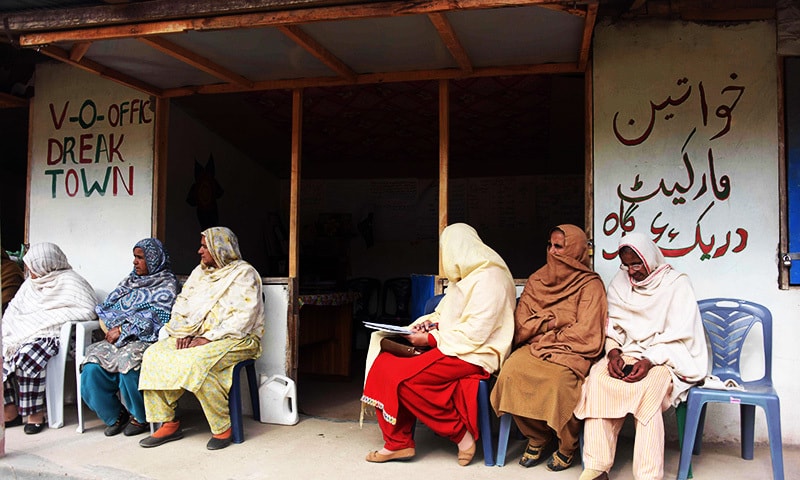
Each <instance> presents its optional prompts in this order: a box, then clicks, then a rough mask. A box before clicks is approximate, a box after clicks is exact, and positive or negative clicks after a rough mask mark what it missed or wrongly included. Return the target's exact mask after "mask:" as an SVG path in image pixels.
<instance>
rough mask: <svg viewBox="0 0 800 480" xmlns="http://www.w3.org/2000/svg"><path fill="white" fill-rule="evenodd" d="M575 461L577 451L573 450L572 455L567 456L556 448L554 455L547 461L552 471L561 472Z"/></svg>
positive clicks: (548, 467)
mask: <svg viewBox="0 0 800 480" xmlns="http://www.w3.org/2000/svg"><path fill="white" fill-rule="evenodd" d="M574 461H575V453H574V452H573V453H572V455H570V456H568V457H565V456H564V455H562V453H561V452H559V451H558V450H556V451H555V452H553V455H552V456H551V457H550V459H549V460H548V461H547V465H546V466H547V469H548V470H550V471H551V472H560V471H562V470H566V469H568V468H569V467H571V466H572V463H573V462H574Z"/></svg>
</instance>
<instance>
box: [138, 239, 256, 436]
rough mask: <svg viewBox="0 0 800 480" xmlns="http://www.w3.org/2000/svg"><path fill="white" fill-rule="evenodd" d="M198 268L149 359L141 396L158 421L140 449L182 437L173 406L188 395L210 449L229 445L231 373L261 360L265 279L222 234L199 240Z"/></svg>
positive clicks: (151, 418)
mask: <svg viewBox="0 0 800 480" xmlns="http://www.w3.org/2000/svg"><path fill="white" fill-rule="evenodd" d="M197 253H198V254H200V265H198V266H197V267H195V269H194V270H193V271H192V273H191V275H189V279H188V280H186V283H185V284H184V286H183V290H182V291H181V293H180V294H179V295H178V297H177V299H176V300H175V304H174V305H173V307H172V315H171V317H170V320H169V323H167V325H165V326H164V329H163V331H165V332H166V333H168V334H169V337H168V338H166V339H164V340H160V341H158V342H156V343H155V344H153V346H151V347H150V348H148V349H147V350H146V351H145V352H144V356H143V358H142V371H141V376H140V378H139V390H142V391H143V393H144V404H145V411H146V414H147V421H148V422H161V423H162V426H161V428H159V429H158V430H157V431H156V432H155V433H154V434H153V435H151V436H149V437H147V438H145V439H142V440H141V441H140V442H139V445H141V446H143V447H156V446H159V445H162V444H164V443H166V442H170V441H173V440H178V439H180V438H183V433H182V431H181V429H180V420H178V419H176V418H175V407H176V406H177V402H178V399H179V398H180V397H181V396H182V395H183V393H184V392H185V391H187V390H188V391H190V392H192V393H194V394H195V396H196V397H197V399H198V400H199V402H200V406H201V407H203V412H204V413H205V415H206V419H207V420H208V424H209V427H210V428H211V433H212V436H211V439H210V440H209V441H208V444H207V445H206V447H207V448H208V449H209V450H218V449H221V448H225V447H227V446H228V445H230V443H231V418H230V412H229V411H228V391H229V390H230V388H231V383H232V379H231V375H232V372H233V367H234V366H235V365H236V364H237V363H239V362H241V361H242V360H246V359H250V358H252V359H255V358H258V357H259V356H260V355H261V335H263V334H264V318H263V317H264V305H263V302H262V300H261V276H260V275H259V274H258V272H257V271H256V269H255V268H253V266H252V265H250V264H249V263H247V262H245V261H244V260H242V259H241V253H240V252H239V240H238V239H237V238H236V235H234V233H233V232H232V231H230V230H229V229H227V228H225V227H212V228H209V229H207V230H205V231H203V232H202V234H201V236H200V250H198V252H197Z"/></svg>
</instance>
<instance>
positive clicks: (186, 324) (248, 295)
mask: <svg viewBox="0 0 800 480" xmlns="http://www.w3.org/2000/svg"><path fill="white" fill-rule="evenodd" d="M202 235H203V236H204V237H205V238H206V245H207V247H208V249H209V252H210V253H211V256H212V257H213V258H214V261H215V262H216V263H217V267H208V266H206V265H204V264H202V263H201V264H200V265H198V266H197V267H195V269H194V270H193V271H192V273H191V274H190V275H189V278H188V279H187V280H186V283H185V284H184V286H183V290H182V291H181V293H180V294H179V295H178V297H177V299H176V300H175V304H174V305H173V307H172V315H171V317H170V320H169V323H168V324H167V325H166V326H165V327H164V328H165V329H166V332H167V333H169V335H170V336H172V337H178V338H181V337H187V336H201V337H204V338H206V339H208V340H212V341H213V340H219V339H221V338H226V337H228V338H242V337H244V336H246V335H248V334H250V333H252V334H254V335H257V336H258V337H261V336H262V335H263V334H264V304H263V302H262V300H261V276H260V275H259V274H258V272H257V271H256V269H255V268H253V266H252V265H250V264H249V263H247V262H245V261H244V260H242V259H241V254H240V253H239V241H238V239H237V238H236V235H234V233H233V232H232V231H230V230H229V229H227V228H225V227H212V228H209V229H208V230H205V231H203V233H202Z"/></svg>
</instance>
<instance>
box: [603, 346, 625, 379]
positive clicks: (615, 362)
mask: <svg viewBox="0 0 800 480" xmlns="http://www.w3.org/2000/svg"><path fill="white" fill-rule="evenodd" d="M607 356H608V374H609V375H611V376H612V377H613V378H625V372H623V371H622V369H623V367H625V360H623V359H622V350H620V349H619V348H614V349H612V350H611V351H610V352H608V355H607Z"/></svg>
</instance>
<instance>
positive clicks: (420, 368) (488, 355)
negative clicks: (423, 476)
mask: <svg viewBox="0 0 800 480" xmlns="http://www.w3.org/2000/svg"><path fill="white" fill-rule="evenodd" d="M440 244H441V249H442V250H441V251H442V268H443V270H444V273H445V275H446V276H447V279H448V281H449V284H448V286H447V291H446V292H445V295H444V297H443V298H442V300H441V302H440V303H439V305H438V306H437V307H436V310H435V311H434V312H433V313H432V314H430V315H424V316H422V317H420V318H418V319H417V320H416V321H415V322H414V323H413V324H412V325H411V330H412V331H413V332H414V333H412V334H410V335H406V336H405V337H406V339H407V340H409V341H410V342H411V343H412V344H414V345H416V346H418V347H431V348H430V350H428V351H426V352H425V353H422V354H420V355H416V356H413V357H397V356H394V355H392V354H391V353H388V352H383V353H381V354H380V355H377V358H375V359H374V363H372V364H371V365H368V372H367V374H366V382H365V385H364V394H363V396H362V398H361V401H362V402H364V403H366V404H367V405H371V406H374V407H375V408H376V413H377V418H378V425H379V426H380V428H381V432H382V433H383V439H384V446H383V448H382V449H380V450H377V451H373V452H369V454H368V455H367V458H366V460H367V461H368V462H375V463H382V462H386V461H390V460H407V459H410V458H412V457H414V455H415V454H416V451H415V444H414V437H413V435H412V432H413V427H414V424H415V422H416V420H417V419H419V420H420V421H421V422H422V423H424V424H425V425H427V426H428V427H429V428H430V429H431V430H433V431H434V432H436V434H437V435H440V436H442V437H445V438H449V439H450V440H451V441H452V442H453V443H455V444H456V445H457V446H458V464H459V465H462V466H465V465H468V464H469V463H470V461H471V460H472V457H473V455H474V454H475V440H476V439H477V438H478V428H477V416H478V415H477V402H476V399H477V396H478V383H479V381H480V380H481V379H484V378H488V377H489V375H490V374H491V373H493V372H495V371H497V370H498V369H499V368H500V364H501V363H502V362H503V360H505V358H506V356H507V355H508V353H509V351H510V349H511V339H512V337H513V336H514V297H515V295H514V293H515V289H514V280H513V278H512V276H511V272H509V270H508V267H507V266H506V264H505V262H504V261H503V259H502V258H501V257H500V255H498V254H497V253H496V252H495V251H494V250H492V249H491V248H489V247H488V246H486V245H485V244H484V243H483V242H482V241H481V239H480V237H479V236H478V233H477V232H476V231H475V229H473V228H472V227H470V226H469V225H466V224H463V223H456V224H454V225H450V226H448V227H447V228H445V229H444V231H442V235H441V238H440ZM381 337H382V336H381V335H380V334H379V333H375V334H373V336H372V340H371V345H370V351H371V352H372V353H376V352H377V350H378V344H379V342H380V338H381ZM371 359H372V358H371V357H370V360H371ZM483 433H484V434H485V435H488V434H489V432H483Z"/></svg>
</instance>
